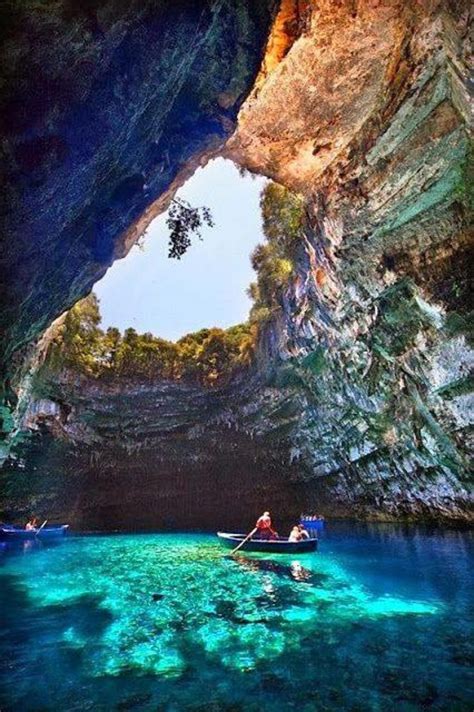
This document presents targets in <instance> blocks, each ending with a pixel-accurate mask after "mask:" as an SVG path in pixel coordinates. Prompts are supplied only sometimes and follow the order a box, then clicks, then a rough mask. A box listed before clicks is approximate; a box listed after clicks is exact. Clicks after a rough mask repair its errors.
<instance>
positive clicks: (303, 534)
mask: <svg viewBox="0 0 474 712" xmlns="http://www.w3.org/2000/svg"><path fill="white" fill-rule="evenodd" d="M298 531H299V533H300V538H301V539H309V533H308V532H307V531H306V529H305V528H304V526H303V525H302V524H298Z"/></svg>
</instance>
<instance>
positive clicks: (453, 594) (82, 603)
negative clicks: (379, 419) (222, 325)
mask: <svg viewBox="0 0 474 712" xmlns="http://www.w3.org/2000/svg"><path fill="white" fill-rule="evenodd" d="M472 551H473V536H472V533H471V534H469V533H466V532H464V533H462V532H455V531H439V530H437V531H434V532H429V531H426V530H420V529H415V528H399V527H398V528H397V527H394V526H388V525H370V526H366V525H360V524H359V525H355V524H353V525H350V524H347V523H346V524H333V525H330V526H329V527H328V530H327V532H326V534H325V538H324V539H323V541H322V542H321V547H320V551H319V552H318V553H315V554H305V555H300V556H299V557H298V558H297V559H296V558H292V557H291V556H277V557H275V556H274V557H273V559H268V558H266V557H265V555H262V554H252V555H243V556H242V557H240V558H237V559H235V560H232V559H230V558H228V557H226V556H224V550H223V549H222V548H221V546H220V545H219V543H218V542H217V541H216V539H215V538H214V537H212V536H209V535H196V534H182V535H179V536H176V535H120V536H94V537H82V538H71V539H69V540H68V541H66V542H64V543H63V544H61V545H58V546H54V547H48V548H30V549H25V550H23V549H21V550H17V551H16V552H11V551H7V552H5V551H4V552H3V555H2V556H0V562H1V566H0V598H1V601H0V603H1V623H0V709H1V710H2V711H6V710H15V711H16V712H18V711H23V710H154V711H156V710H170V711H173V710H176V711H180V710H195V711H197V710H206V712H219V711H220V710H226V711H227V712H237V711H238V710H246V711H247V710H250V711H252V710H259V712H262V710H267V709H268V710H272V712H279V711H280V710H293V709H295V710H299V711H300V712H310V711H313V710H318V711H319V710H330V711H331V712H333V711H334V710H351V711H352V712H356V711H364V712H366V711H368V710H369V711H370V710H377V711H378V710H381V711H382V710H383V712H389V711H391V710H397V711H400V712H415V710H447V711H449V712H456V711H464V710H466V711H467V710H469V712H470V711H471V710H472V709H473V700H474V695H473V684H474V682H473V677H472V668H471V667H470V664H472V656H473V632H474V630H473V607H472V603H473V585H472V584H473V580H472V571H471V570H470V561H471V560H472V559H471V558H470V557H472Z"/></svg>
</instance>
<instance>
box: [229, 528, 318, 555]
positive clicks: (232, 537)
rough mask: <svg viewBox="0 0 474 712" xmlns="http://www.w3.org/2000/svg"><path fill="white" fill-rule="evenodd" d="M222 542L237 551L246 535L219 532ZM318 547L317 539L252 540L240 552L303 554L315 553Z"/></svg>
mask: <svg viewBox="0 0 474 712" xmlns="http://www.w3.org/2000/svg"><path fill="white" fill-rule="evenodd" d="M217 536H218V537H219V539H220V541H221V542H222V543H223V544H224V546H227V547H228V548H229V549H235V547H236V546H238V545H239V544H240V542H241V541H242V540H243V539H245V537H246V534H228V533H226V532H217ZM317 547H318V540H317V539H316V538H311V539H302V540H301V541H288V539H283V538H278V539H250V540H249V541H246V542H245V544H244V545H243V546H242V547H241V548H240V549H239V551H262V552H267V553H270V554H303V553H307V552H310V551H315V550H316V549H317Z"/></svg>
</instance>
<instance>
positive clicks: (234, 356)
mask: <svg viewBox="0 0 474 712" xmlns="http://www.w3.org/2000/svg"><path fill="white" fill-rule="evenodd" d="M99 324H100V312H99V304H98V301H97V298H96V296H95V295H94V294H91V295H89V296H88V297H87V298H86V299H83V300H82V301H80V302H78V303H77V304H76V305H75V306H74V307H73V308H72V309H71V310H70V311H69V312H68V313H67V315H66V317H65V319H64V323H63V324H62V325H61V326H60V327H59V329H58V330H57V334H56V335H55V337H54V338H53V341H52V343H51V344H50V347H49V350H48V354H47V358H46V365H47V366H48V367H49V368H51V369H52V370H60V369H62V368H66V369H70V370H73V371H76V372H79V373H83V374H85V375H87V376H93V377H102V378H103V377H107V376H109V377H110V376H118V377H123V378H129V379H139V380H154V379H171V380H187V381H194V382H198V383H200V384H202V385H205V386H214V385H220V384H222V383H224V382H226V381H227V380H228V379H229V378H230V377H231V376H232V375H233V374H234V373H235V372H236V371H237V370H238V369H241V368H243V367H245V366H247V365H248V364H249V363H250V362H251V361H252V359H253V351H254V343H255V333H254V331H253V327H251V326H249V325H248V324H239V325H237V326H233V327H231V328H230V329H227V330H224V329H217V328H212V329H201V331H198V332H196V333H194V334H187V335H186V336H183V338H181V339H180V340H179V341H178V342H176V343H174V342H171V341H166V340H165V339H160V338H158V337H156V336H153V334H150V333H146V334H138V333H137V332H136V331H135V329H133V328H129V329H126V330H125V332H124V334H123V336H122V335H121V333H120V331H119V330H118V329H116V328H113V327H111V328H109V329H107V331H106V332H104V331H102V330H101V329H100V326H99Z"/></svg>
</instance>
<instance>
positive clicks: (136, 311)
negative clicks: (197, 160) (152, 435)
mask: <svg viewBox="0 0 474 712" xmlns="http://www.w3.org/2000/svg"><path fill="white" fill-rule="evenodd" d="M265 183H266V179H265V178H263V177H261V176H256V175H254V174H251V173H248V172H243V171H242V170H240V171H239V169H238V168H237V167H236V166H235V165H234V164H233V163H232V162H231V161H229V160H225V159H223V158H217V159H214V160H212V161H210V162H209V163H208V164H207V165H206V166H205V167H203V168H199V169H198V170H197V171H196V172H195V173H194V175H193V176H192V177H191V178H189V179H188V180H187V181H186V183H185V185H184V186H183V187H182V188H181V189H180V190H179V191H178V192H177V194H176V196H175V197H176V199H177V200H185V201H187V202H188V203H189V204H190V205H192V206H206V207H208V208H209V210H210V212H211V215H212V219H213V222H214V225H213V226H212V227H211V226H205V227H204V229H203V232H202V237H201V238H199V237H198V236H197V235H195V236H194V238H193V244H192V245H191V246H190V247H189V249H188V250H187V251H186V253H185V255H184V256H183V258H182V259H179V260H176V259H175V260H173V259H169V254H168V252H169V235H170V230H169V228H168V226H167V213H166V212H165V213H162V214H161V215H159V216H158V217H156V218H155V219H154V220H153V221H152V222H151V223H150V225H149V226H148V228H147V229H146V231H145V233H144V235H143V236H142V237H141V238H140V239H139V241H138V243H137V244H136V245H135V246H134V247H132V249H131V250H130V252H129V253H128V254H127V255H126V257H125V258H124V259H122V260H117V261H116V262H114V264H113V265H112V266H111V267H110V268H109V270H108V271H107V273H106V275H105V276H104V277H103V278H102V279H101V280H100V281H99V282H97V283H96V284H95V286H94V293H95V294H96V295H97V297H98V299H99V302H100V311H101V315H102V326H103V328H107V327H118V328H119V329H120V330H121V331H122V332H123V331H125V329H126V328H128V327H133V328H134V329H135V330H137V331H138V332H139V333H145V332H150V333H152V334H153V335H155V336H159V337H161V338H163V339H166V340H170V341H177V340H178V339H179V338H181V337H183V336H184V335H185V334H189V333H192V332H197V331H199V330H200V329H203V328H211V327H218V328H221V329H226V328H228V327H231V326H234V325H236V324H240V323H242V322H245V321H247V319H248V316H249V311H250V308H251V306H252V303H251V299H250V296H249V295H248V287H249V285H250V283H251V282H252V281H254V279H255V274H254V272H253V270H252V267H251V262H250V255H251V253H252V252H253V251H254V249H255V247H256V246H257V245H258V244H259V243H261V242H263V241H264V239H265V238H264V235H263V232H262V220H261V209H260V194H261V191H262V189H263V186H264V185H265Z"/></svg>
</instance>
